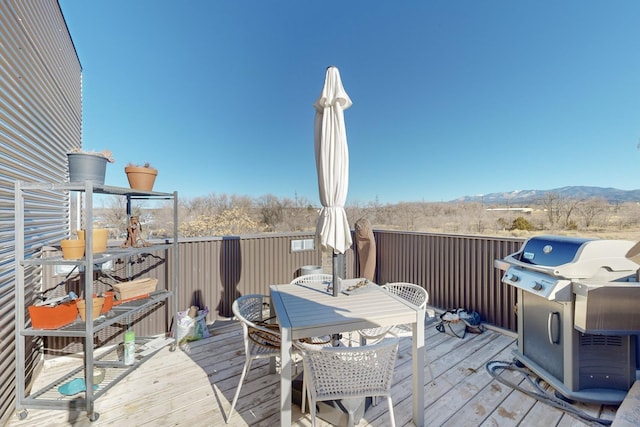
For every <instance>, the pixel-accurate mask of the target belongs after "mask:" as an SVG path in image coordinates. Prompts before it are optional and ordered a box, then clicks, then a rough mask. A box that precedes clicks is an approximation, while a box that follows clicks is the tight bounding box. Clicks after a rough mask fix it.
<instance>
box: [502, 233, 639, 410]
mask: <svg viewBox="0 0 640 427" xmlns="http://www.w3.org/2000/svg"><path fill="white" fill-rule="evenodd" d="M634 244H635V242H631V241H626V240H600V239H583V238H572V237H562V236H537V237H532V238H531V239H529V240H527V241H526V242H525V243H524V244H523V245H522V247H521V249H520V250H519V251H518V252H515V253H513V254H511V255H508V256H506V257H505V258H504V259H502V260H496V261H495V267H496V268H499V269H500V270H502V271H504V274H503V277H502V282H503V283H504V284H506V285H509V286H514V287H515V288H517V298H518V303H517V314H518V349H517V350H515V351H514V356H515V358H516V359H517V360H518V361H519V362H521V363H522V364H524V365H525V366H527V367H528V368H529V369H531V370H532V371H533V372H535V373H536V374H537V375H539V376H540V377H541V378H542V379H544V380H545V381H546V382H547V383H548V384H549V385H551V386H552V387H553V388H554V389H555V391H556V393H557V394H558V395H560V396H561V397H565V398H566V399H568V400H577V401H581V402H592V403H602V404H618V403H620V402H621V401H622V400H623V399H624V397H625V395H626V393H627V391H628V390H629V388H630V387H631V385H632V384H633V382H634V381H635V380H636V378H639V375H640V371H638V368H639V366H638V352H639V349H638V347H639V345H638V344H639V343H638V337H637V335H638V334H639V333H640V284H639V283H638V281H637V279H636V272H637V270H638V269H639V268H640V265H638V264H636V263H635V262H633V261H631V260H630V259H628V258H627V257H626V255H627V253H628V252H629V249H631V248H632V247H633V246H634Z"/></svg>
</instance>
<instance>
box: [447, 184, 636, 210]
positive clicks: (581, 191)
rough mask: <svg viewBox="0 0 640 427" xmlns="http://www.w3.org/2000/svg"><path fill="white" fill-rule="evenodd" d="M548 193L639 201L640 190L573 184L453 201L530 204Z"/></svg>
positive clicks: (612, 200) (573, 197)
mask: <svg viewBox="0 0 640 427" xmlns="http://www.w3.org/2000/svg"><path fill="white" fill-rule="evenodd" d="M548 193H555V194H557V195H559V196H561V197H563V198H572V199H578V200H586V199H594V198H597V199H603V200H606V201H607V202H609V203H612V204H617V203H625V202H639V201H640V190H619V189H617V188H611V187H608V188H603V187H588V186H572V187H562V188H555V189H552V190H514V191H510V192H504V193H490V194H483V195H478V196H464V197H460V198H458V199H455V200H452V202H482V203H484V204H485V205H528V204H538V203H540V202H541V201H542V200H544V199H545V197H546V196H547V194H548Z"/></svg>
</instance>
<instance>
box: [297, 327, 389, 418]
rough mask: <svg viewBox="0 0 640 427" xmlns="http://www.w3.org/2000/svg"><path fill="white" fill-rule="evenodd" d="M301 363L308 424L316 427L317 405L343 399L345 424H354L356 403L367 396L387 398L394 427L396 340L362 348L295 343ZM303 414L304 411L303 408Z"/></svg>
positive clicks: (303, 400)
mask: <svg viewBox="0 0 640 427" xmlns="http://www.w3.org/2000/svg"><path fill="white" fill-rule="evenodd" d="M296 346H297V347H298V348H300V349H301V351H302V359H303V363H304V375H303V377H304V379H303V382H304V384H303V395H302V402H303V405H304V402H305V400H306V395H307V394H308V395H309V399H310V402H309V406H310V412H311V423H312V425H313V426H314V427H315V425H316V404H317V402H321V401H327V400H342V403H343V406H344V407H345V408H346V409H347V411H348V415H349V420H348V425H349V426H353V425H354V421H355V420H354V412H355V411H356V409H357V406H358V405H357V403H358V402H360V401H361V400H362V399H363V398H366V397H369V396H382V397H386V399H387V403H388V405H389V418H390V420H391V424H390V425H391V426H392V427H395V418H394V415H393V402H392V400H391V381H392V378H393V369H394V366H395V360H396V355H397V353H398V340H397V339H395V338H394V339H385V340H383V341H381V342H379V343H377V344H373V345H369V346H362V347H324V348H318V347H316V346H309V345H306V344H300V343H298V344H296ZM303 412H304V408H303Z"/></svg>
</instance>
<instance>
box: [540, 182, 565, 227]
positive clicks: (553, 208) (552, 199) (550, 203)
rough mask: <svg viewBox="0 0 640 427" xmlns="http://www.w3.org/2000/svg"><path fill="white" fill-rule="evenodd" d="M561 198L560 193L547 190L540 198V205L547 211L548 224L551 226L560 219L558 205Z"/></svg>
mask: <svg viewBox="0 0 640 427" xmlns="http://www.w3.org/2000/svg"><path fill="white" fill-rule="evenodd" d="M561 201H562V198H561V197H560V194H558V193H556V192H554V191H549V192H547V193H546V194H545V196H544V198H543V199H542V206H543V207H544V209H545V212H546V213H547V219H548V220H549V226H550V227H551V228H553V227H554V226H555V225H557V224H558V222H559V221H560V206H561Z"/></svg>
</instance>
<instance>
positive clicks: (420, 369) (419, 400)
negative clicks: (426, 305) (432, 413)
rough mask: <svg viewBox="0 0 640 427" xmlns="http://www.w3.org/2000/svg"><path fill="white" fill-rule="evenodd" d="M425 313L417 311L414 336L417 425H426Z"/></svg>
mask: <svg viewBox="0 0 640 427" xmlns="http://www.w3.org/2000/svg"><path fill="white" fill-rule="evenodd" d="M424 313H425V312H424V310H418V311H417V314H416V323H414V324H413V336H412V343H413V350H412V352H413V353H412V357H411V365H412V366H411V367H412V368H413V423H414V424H415V426H416V427H424V361H425V353H424V352H425V348H424Z"/></svg>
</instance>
